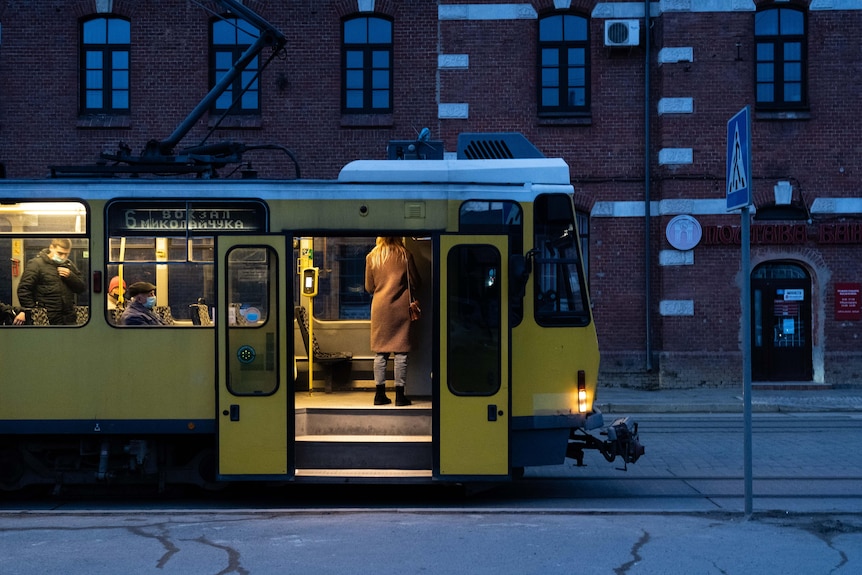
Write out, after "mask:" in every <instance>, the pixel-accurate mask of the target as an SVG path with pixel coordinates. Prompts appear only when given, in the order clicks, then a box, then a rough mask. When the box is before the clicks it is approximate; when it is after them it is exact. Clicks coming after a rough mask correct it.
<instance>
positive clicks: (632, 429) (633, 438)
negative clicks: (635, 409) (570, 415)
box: [566, 417, 644, 470]
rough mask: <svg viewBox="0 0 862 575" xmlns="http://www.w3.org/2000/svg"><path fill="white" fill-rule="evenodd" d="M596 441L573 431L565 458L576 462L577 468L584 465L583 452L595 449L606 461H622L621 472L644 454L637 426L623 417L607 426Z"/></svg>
mask: <svg viewBox="0 0 862 575" xmlns="http://www.w3.org/2000/svg"><path fill="white" fill-rule="evenodd" d="M601 435H604V436H606V437H607V439H606V440H604V441H603V440H601V439H598V438H597V437H594V436H592V435H590V434H588V433H586V432H584V431H583V430H577V429H573V430H572V433H571V436H570V437H569V444H568V446H567V448H566V457H569V458H571V459H574V460H575V461H577V465H578V467H581V466H583V465H584V450H585V449H595V450H596V451H598V452H599V453H601V454H602V456H603V457H604V458H605V459H606V460H607V461H608V462H613V461H614V459H616V458H617V457H621V458H622V460H623V464H624V467H623V470H625V469H626V466H627V465H628V464H629V463H635V462H636V461H637V460H638V459H639V458H640V456H641V455H643V454H644V446H643V445H641V444H640V441H638V424H637V423H636V422H634V421H632V420H631V418H629V417H623V418H620V419H617V420H616V421H614V422H613V423H612V424H611V425H609V426H608V427H607V428H606V429H605V430H604V431H602V432H601Z"/></svg>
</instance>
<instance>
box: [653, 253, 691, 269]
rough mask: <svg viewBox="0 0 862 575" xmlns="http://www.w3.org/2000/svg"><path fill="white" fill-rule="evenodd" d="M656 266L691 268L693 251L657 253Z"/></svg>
mask: <svg viewBox="0 0 862 575" xmlns="http://www.w3.org/2000/svg"><path fill="white" fill-rule="evenodd" d="M658 265H660V266H693V265H694V250H686V251H684V252H681V251H679V250H661V251H660V252H659V253H658Z"/></svg>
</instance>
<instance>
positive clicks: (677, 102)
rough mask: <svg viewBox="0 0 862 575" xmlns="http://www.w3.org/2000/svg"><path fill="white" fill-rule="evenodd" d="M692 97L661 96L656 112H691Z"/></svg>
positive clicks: (692, 105)
mask: <svg viewBox="0 0 862 575" xmlns="http://www.w3.org/2000/svg"><path fill="white" fill-rule="evenodd" d="M693 112H694V98H662V99H661V100H659V101H658V114H659V116H661V115H662V114H691V113H693Z"/></svg>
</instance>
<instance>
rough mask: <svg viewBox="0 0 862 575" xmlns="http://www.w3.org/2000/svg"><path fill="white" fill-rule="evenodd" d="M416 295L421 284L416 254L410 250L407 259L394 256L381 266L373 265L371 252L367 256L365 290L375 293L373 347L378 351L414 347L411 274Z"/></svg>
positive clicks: (373, 297) (373, 300)
mask: <svg viewBox="0 0 862 575" xmlns="http://www.w3.org/2000/svg"><path fill="white" fill-rule="evenodd" d="M408 273H409V274H410V284H411V287H412V288H413V293H414V295H415V294H416V291H417V289H418V287H419V285H418V283H417V282H418V279H419V274H418V273H417V271H416V264H415V263H414V262H413V255H412V254H411V253H410V252H407V262H405V261H404V260H403V259H402V258H400V257H397V256H395V255H393V256H390V257H389V258H388V259H387V260H386V261H385V262H384V263H383V266H381V267H380V268H378V269H372V267H371V254H369V255H367V256H366V257H365V291H367V292H368V293H370V294H371V296H372V297H371V351H373V352H375V353H407V352H409V351H410V327H411V324H412V323H413V322H411V321H410V314H409V311H408V308H409V307H410V297H409V295H408V292H407V274H408Z"/></svg>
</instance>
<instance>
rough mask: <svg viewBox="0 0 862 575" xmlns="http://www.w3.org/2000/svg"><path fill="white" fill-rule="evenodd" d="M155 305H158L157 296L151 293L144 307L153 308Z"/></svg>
mask: <svg viewBox="0 0 862 575" xmlns="http://www.w3.org/2000/svg"><path fill="white" fill-rule="evenodd" d="M154 305H156V296H154V295H151V296H149V297H148V298H147V303H145V304H144V307H145V308H147V309H153V306H154Z"/></svg>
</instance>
